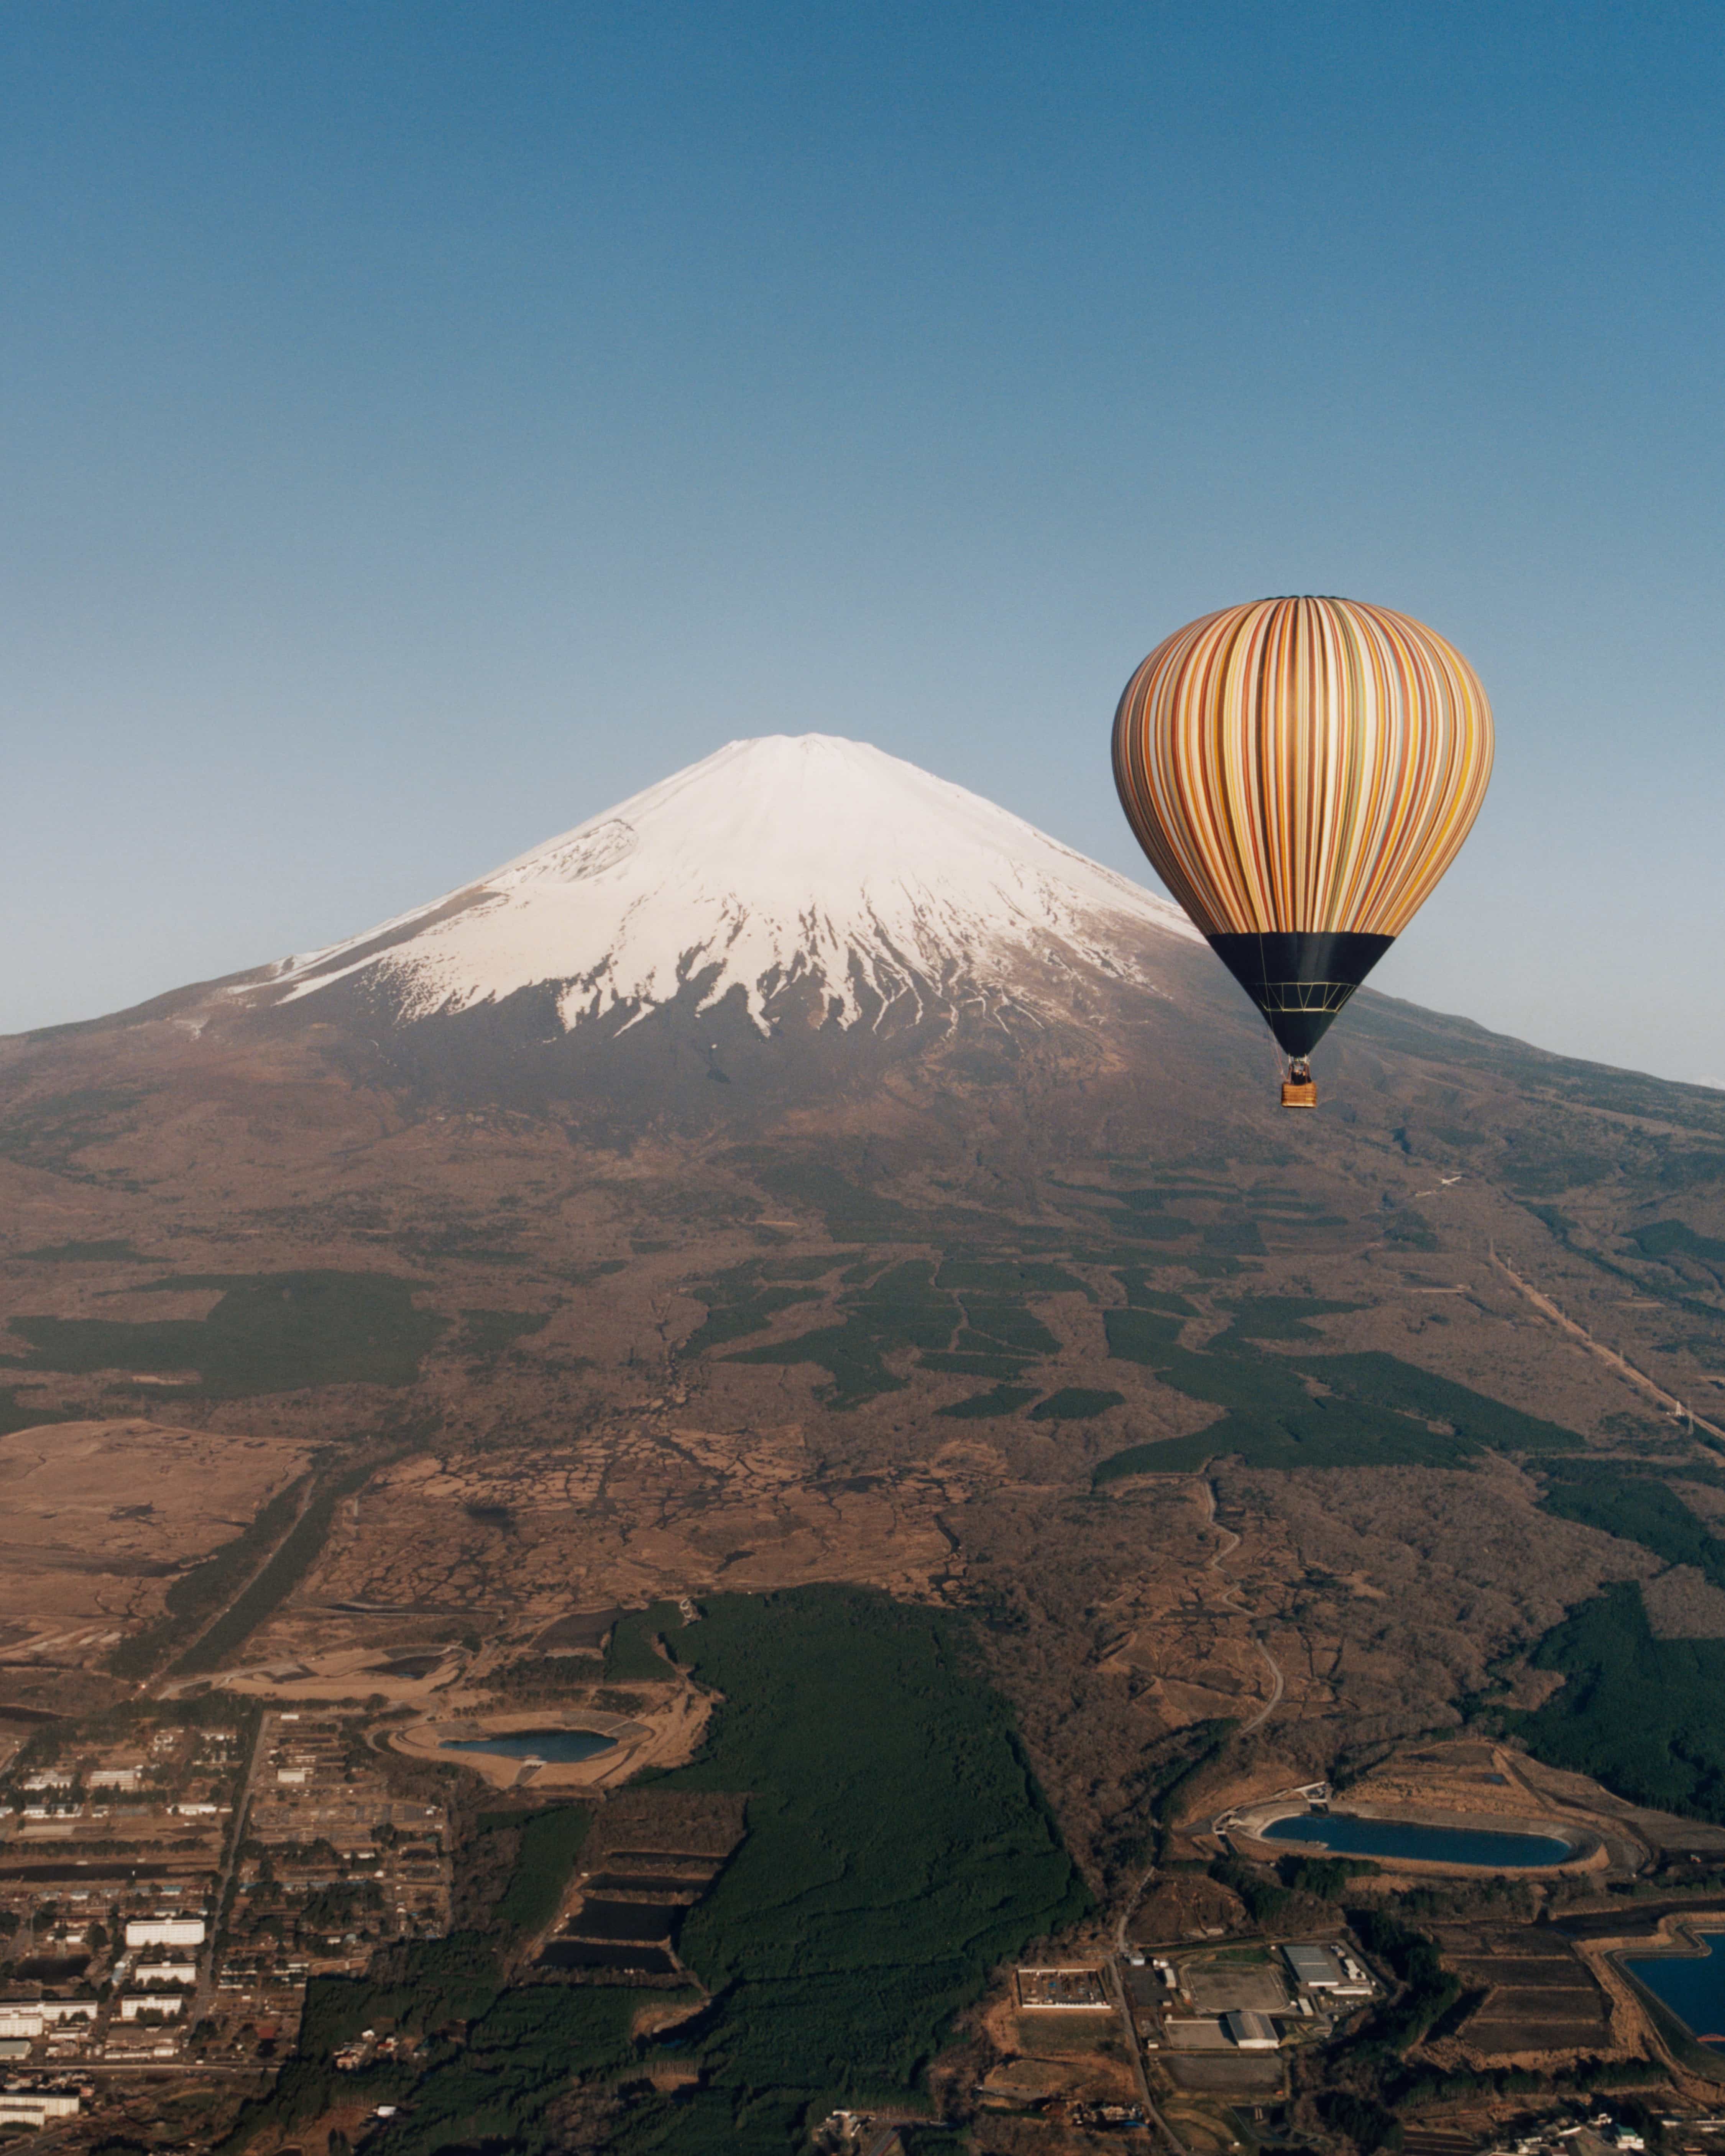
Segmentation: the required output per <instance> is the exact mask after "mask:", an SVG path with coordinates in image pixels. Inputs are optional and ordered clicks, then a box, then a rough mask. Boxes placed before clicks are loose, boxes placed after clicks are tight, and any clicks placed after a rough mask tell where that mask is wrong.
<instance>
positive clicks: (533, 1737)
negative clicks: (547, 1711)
mask: <svg viewBox="0 0 1725 2156" xmlns="http://www.w3.org/2000/svg"><path fill="white" fill-rule="evenodd" d="M616 1748H617V1739H616V1738H614V1737H602V1736H600V1734H599V1732H598V1730H596V1729H508V1730H499V1731H498V1732H497V1733H496V1735H495V1736H494V1737H470V1738H463V1739H462V1740H461V1741H460V1742H459V1743H454V1742H450V1741H449V1740H447V1739H446V1740H445V1741H444V1743H441V1744H439V1746H438V1750H439V1752H488V1753H490V1754H491V1755H492V1757H493V1758H499V1759H538V1760H542V1761H543V1762H544V1763H545V1764H546V1765H547V1767H567V1766H572V1764H573V1763H575V1762H576V1761H577V1760H579V1759H596V1758H598V1755H599V1754H600V1753H601V1752H614V1751H615V1749H616Z"/></svg>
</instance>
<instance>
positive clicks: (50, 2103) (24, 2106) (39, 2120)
mask: <svg viewBox="0 0 1725 2156" xmlns="http://www.w3.org/2000/svg"><path fill="white" fill-rule="evenodd" d="M77 2116H78V2099H77V2097H75V2096H59V2095H51V2094H49V2092H48V2091H47V2090H45V2089H44V2090H43V2091H41V2092H38V2091H36V2090H34V2089H28V2090H24V2089H13V2090H8V2092H7V2093H6V2094H5V2095H3V2096H0V2126H28V2127H30V2128H40V2127H44V2126H46V2125H47V2123H48V2122H49V2119H50V2118H75V2117H77Z"/></svg>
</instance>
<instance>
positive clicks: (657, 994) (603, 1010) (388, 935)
mask: <svg viewBox="0 0 1725 2156" xmlns="http://www.w3.org/2000/svg"><path fill="white" fill-rule="evenodd" d="M1169 937H1174V938H1178V939H1181V940H1183V941H1188V942H1197V941H1198V940H1199V938H1198V937H1197V933H1196V932H1195V931H1194V929H1193V928H1192V927H1191V926H1190V925H1189V922H1188V921H1187V920H1186V918H1185V916H1184V915H1183V914H1182V913H1181V912H1180V911H1178V908H1177V907H1175V906H1172V905H1170V904H1169V903H1168V901H1166V900H1164V899H1160V898H1157V897H1154V896H1152V895H1151V894H1150V893H1149V892H1148V891H1143V890H1142V889H1141V888H1140V887H1139V886H1138V885H1136V884H1133V883H1132V882H1129V881H1128V880H1127V879H1126V878H1125V877H1124V876H1120V875H1115V874H1114V873H1113V872H1112V871H1111V870H1108V869H1105V868H1102V867H1101V866H1099V865H1097V864H1096V862H1094V861H1091V860H1086V858H1085V857H1084V856H1083V855H1081V854H1076V853H1074V852H1072V851H1071V850H1070V849H1069V848H1067V847H1065V846H1062V845H1060V844H1057V843H1056V842H1055V840H1054V839H1050V838H1048V837H1046V836H1045V834H1043V833H1042V832H1040V831H1039V830H1037V829H1035V828H1034V826H1033V825H1031V824H1027V823H1025V822H1024V820H1023V819H1021V818H1019V817H1017V816H1014V815H1011V814H1009V813H1008V812H1007V811H1006V810H1005V809H1004V808H996V807H995V806H994V805H993V803H991V802H988V801H985V800H983V799H982V798H980V797H979V796H978V795H976V794H974V793H967V792H966V791H965V789H964V788H963V787H959V786H954V785H952V784H950V783H948V782H947V781H946V780H944V779H940V778H933V777H932V776H931V775H930V774H929V773H927V772H925V771H922V770H919V769H918V768H917V767H916V766H915V765H914V764H911V763H906V762H903V761H902V760H901V759H900V758H899V757H893V756H888V755H886V754H885V753H884V752H882V751H881V750H880V749H877V748H871V747H868V746H867V745H866V744H865V743H863V742H850V741H843V740H839V739H836V738H834V737H832V736H830V735H826V734H804V735H800V736H796V737H790V736H786V735H782V734H776V735H770V736H768V737H764V738H762V739H759V740H754V741H738V742H731V743H730V744H729V745H728V746H727V747H724V748H721V749H720V750H719V751H718V752H717V753H716V754H715V755H713V756H710V757H706V759H705V760H704V761H702V762H700V763H696V764H691V766H690V767H688V768H687V769H686V770H685V771H680V772H678V773H676V774H675V776H674V777H673V778H667V779H665V780H663V781H662V782H661V783H660V784H659V785H657V786H651V787H649V788H647V790H646V791H645V792H644V793H638V794H636V795H635V796H634V798H633V799H631V800H628V801H625V802H624V803H621V804H620V805H619V807H617V808H612V809H608V810H607V811H605V813H604V814H601V815H598V816H595V817H593V818H592V819H589V820H588V822H587V823H585V824H580V825H579V826H578V827H577V829H574V830H572V831H569V832H567V833H565V834H563V836H562V837H561V838H557V839H551V840H550V841H549V842H548V843H547V844H544V845H542V846H537V847H535V848H534V849H533V850H532V851H531V853H526V854H523V855H521V857H520V858H519V859H518V860H513V861H511V862H509V863H508V864H507V865H506V866H505V867H503V868H501V869H499V870H496V871H495V874H493V875H488V876H485V877H483V878H482V879H481V880H480V881H478V882H476V883H473V884H469V885H465V886H464V887H463V888H462V889H460V890H459V891H452V892H450V893H449V894H448V895H447V896H444V897H442V898H439V899H437V900H435V901H433V902H432V903H431V904H430V905H428V906H421V907H418V908H417V909H415V910H414V911H412V912H410V913H404V914H402V915H399V916H398V917H397V918H396V919H394V920H393V921H385V922H383V923H382V925H381V926H380V927H377V928H373V929H371V930H369V931H368V932H367V933H366V934H364V935H362V936H357V937H352V938H351V939H350V940H348V941H347V942H342V943H338V944H333V945H331V946H329V947H326V948H325V949H323V950H320V951H312V952H305V953H302V954H300V955H299V956H297V957H291V958H288V959H285V960H284V961H282V962H280V964H279V965H276V966H273V967H270V968H267V969H265V970H264V971H263V972H262V973H254V974H252V975H249V976H248V977H247V978H245V979H244V981H242V982H237V983H232V984H230V986H229V987H228V990H227V991H226V993H227V994H228V995H229V996H230V997H233V998H238V999H239V1000H240V1001H241V1002H243V1003H246V1004H252V1005H254V1006H256V1005H270V1006H274V1007H275V1008H277V1009H280V1007H281V1006H283V1005H284V1004H295V1003H305V1002H308V1001H310V1000H311V999H314V998H318V997H320V996H321V995H323V994H324V993H326V992H327V991H328V990H329V989H331V988H332V987H334V986H335V985H336V983H349V984H351V986H352V987H355V988H362V989H364V990H367V991H368V992H369V994H368V1000H371V1001H372V1002H373V1003H374V1004H382V1005H383V1006H385V1007H386V1008H387V1009H388V1011H389V1013H390V1014H391V1015H392V1016H393V1018H394V1019H396V1020H397V1021H398V1022H404V1023H412V1022H413V1021H415V1020H419V1019H430V1018H436V1017H451V1016H454V1015H457V1014H460V1013H463V1012H468V1011H471V1010H473V1009H475V1007H476V1006H479V1005H482V1004H501V1003H502V1002H504V1001H505V1000H506V998H510V997H511V996H514V995H516V994H517V993H519V992H521V990H523V989H538V990H541V991H542V992H546V993H548V995H549V997H550V998H551V1000H552V1004H553V1005H554V1008H555V1011H556V1014H557V1019H559V1020H560V1021H561V1024H562V1028H563V1029H564V1030H565V1031H566V1032H570V1031H573V1030H575V1029H579V1028H583V1027H586V1026H588V1025H589V1024H593V1022H595V1021H598V1020H602V1019H603V1020H608V1024H606V1025H604V1026H603V1027H602V1028H601V1029H600V1030H601V1031H603V1033H605V1034H611V1035H614V1034H618V1033H620V1032H624V1031H627V1030H628V1029H629V1028H630V1027H631V1026H633V1025H634V1024H638V1023H639V1021H640V1020H641V1019H644V1018H646V1017H648V1016H649V1014H651V1013H652V1012H654V1011H655V1009H661V1008H663V1007H664V1006H665V1005H668V1004H671V1003H673V1002H678V1003H680V1004H683V1007H684V1008H685V1009H687V1008H690V1007H691V1005H692V1007H693V1008H694V1009H697V1010H700V1009H708V1008H710V1007H711V1006H712V1005H714V1004H718V1003H720V1002H721V1001H723V1000H724V999H726V998H733V999H734V998H735V994H736V992H737V991H738V990H741V992H742V1002H743V1004H744V1005H745V1006H746V1009H747V1014H748V1017H749V1019H751V1021H752V1024H754V1026H755V1028H756V1029H757V1030H758V1031H761V1032H762V1033H764V1032H766V1031H767V1030H768V1028H769V1023H770V1018H771V1016H772V1014H773V1012H774V1010H775V1009H776V1008H782V1007H783V1004H784V1002H785V1000H786V999H788V998H795V999H798V1000H800V1001H801V1002H802V1003H803V1005H804V1007H805V1008H807V1009H809V1010H810V1011H811V1013H812V1014H814V1015H816V1016H817V1017H819V1018H821V1019H824V1020H826V1021H827V1022H836V1024H838V1025H839V1026H840V1027H841V1028H844V1027H851V1026H855V1025H857V1024H865V1025H867V1026H868V1027H870V1029H878V1028H880V1027H882V1026H886V1027H887V1028H889V1029H892V1030H896V1029H898V1027H899V1026H900V1024H902V1023H905V1022H906V1021H908V1022H910V1023H912V1024H914V1023H916V1022H918V1021H921V1020H923V1019H929V1018H946V1019H950V1018H952V1016H953V1015H955V1014H957V1012H958V1011H959V1010H960V1009H963V1008H965V1007H967V1006H970V1007H976V1006H980V1007H981V1008H983V1009H991V1008H997V1007H999V1005H1001V1004H1005V1003H1012V1004H1015V1005H1017V1006H1018V1007H1019V1008H1022V1009H1030V1010H1034V1009H1035V1008H1036V1007H1037V1005H1038V1004H1039V1003H1040V1002H1041V1001H1042V1000H1043V998H1044V996H1045V994H1048V993H1054V992H1055V989H1056V987H1057V977H1065V978H1066V979H1067V980H1070V978H1071V976H1072V975H1073V973H1074V972H1075V969H1076V968H1084V969H1090V968H1094V969H1096V970H1097V971H1099V972H1101V973H1104V974H1106V975H1107V976H1110V977H1111V978H1113V979H1115V980H1117V981H1120V982H1122V983H1131V982H1133V981H1136V980H1137V979H1139V978H1142V973H1141V966H1140V957H1139V954H1140V953H1142V951H1143V949H1144V947H1145V944H1146V939H1147V938H1151V939H1154V940H1155V941H1158V942H1164V945H1165V939H1167V938H1169Z"/></svg>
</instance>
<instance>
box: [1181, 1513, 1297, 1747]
mask: <svg viewBox="0 0 1725 2156" xmlns="http://www.w3.org/2000/svg"><path fill="white" fill-rule="evenodd" d="M1199 1488H1200V1489H1201V1490H1202V1491H1203V1492H1204V1524H1205V1526H1206V1527H1214V1528H1215V1530H1216V1532H1217V1533H1218V1534H1219V1535H1220V1536H1222V1537H1224V1543H1223V1547H1222V1548H1220V1549H1219V1550H1217V1551H1216V1552H1215V1553H1214V1556H1213V1557H1212V1558H1210V1561H1209V1565H1208V1566H1207V1567H1206V1569H1207V1570H1208V1571H1210V1572H1214V1573H1217V1574H1218V1575H1219V1577H1220V1578H1222V1579H1224V1581H1226V1582H1227V1583H1228V1585H1227V1589H1226V1599H1227V1600H1228V1601H1229V1602H1230V1603H1231V1604H1233V1606H1234V1608H1235V1609H1237V1610H1238V1611H1239V1612H1240V1615H1241V1616H1242V1617H1248V1618H1249V1617H1250V1615H1251V1614H1252V1613H1251V1611H1250V1609H1248V1608H1247V1606H1246V1602H1245V1596H1244V1594H1242V1592H1241V1590H1240V1588H1239V1587H1238V1586H1237V1585H1236V1584H1235V1582H1234V1578H1233V1575H1232V1574H1231V1573H1230V1571H1229V1569H1228V1568H1227V1566H1226V1565H1225V1564H1224V1563H1223V1562H1222V1560H1223V1558H1226V1557H1231V1556H1232V1555H1233V1554H1234V1553H1235V1550H1237V1549H1238V1548H1240V1537H1239V1536H1238V1535H1237V1534H1235V1532H1234V1530H1233V1529H1232V1528H1231V1527H1219V1526H1218V1525H1217V1522H1216V1486H1215V1484H1214V1482H1212V1481H1210V1479H1209V1476H1204V1477H1203V1478H1202V1479H1201V1480H1200V1481H1199ZM1252 1645H1254V1646H1255V1648H1256V1649H1257V1650H1258V1652H1259V1653H1260V1655H1262V1656H1263V1657H1264V1666H1265V1668H1266V1669H1267V1670H1268V1671H1269V1672H1270V1697H1269V1698H1268V1699H1267V1700H1266V1701H1265V1702H1264V1704H1263V1706H1262V1707H1260V1708H1259V1709H1258V1712H1256V1713H1255V1715H1254V1716H1253V1717H1252V1718H1251V1720H1250V1722H1245V1723H1243V1724H1242V1725H1241V1727H1240V1735H1241V1736H1242V1737H1250V1735H1251V1733H1252V1732H1253V1731H1254V1730H1255V1729H1260V1728H1261V1727H1263V1725H1264V1724H1265V1723H1266V1722H1268V1721H1269V1719H1270V1717H1271V1715H1272V1714H1274V1713H1275V1712H1276V1709H1277V1707H1280V1706H1281V1696H1282V1693H1283V1691H1285V1690H1286V1686H1285V1685H1284V1683H1283V1681H1282V1674H1281V1665H1280V1664H1279V1663H1278V1662H1277V1661H1276V1657H1275V1655H1272V1654H1271V1651H1270V1650H1269V1648H1268V1647H1266V1645H1265V1644H1264V1642H1263V1641H1262V1640H1260V1639H1256V1638H1255V1639H1254V1640H1253V1641H1252Z"/></svg>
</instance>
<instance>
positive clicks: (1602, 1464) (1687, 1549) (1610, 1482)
mask: <svg viewBox="0 0 1725 2156" xmlns="http://www.w3.org/2000/svg"><path fill="white" fill-rule="evenodd" d="M1685 1472H1688V1471H1687V1470H1685ZM1543 1504H1544V1506H1545V1509H1546V1510H1547V1512H1555V1513H1556V1514H1557V1515H1558V1517H1559V1518H1560V1519H1565V1520H1576V1521H1579V1522H1580V1523H1581V1525H1582V1526H1583V1527H1597V1528H1598V1529H1599V1532H1601V1533H1602V1534H1607V1535H1615V1537H1617V1538H1618V1539H1619V1540H1620V1541H1621V1542H1628V1543H1639V1544H1640V1547H1641V1548H1643V1549H1646V1550H1651V1551H1652V1553H1653V1554H1654V1555H1655V1556H1656V1557H1661V1558H1664V1559H1665V1561H1666V1563H1667V1564H1692V1565H1693V1566H1694V1567H1695V1568H1696V1569H1697V1571H1699V1572H1701V1573H1704V1574H1705V1575H1706V1577H1707V1578H1708V1579H1710V1580H1711V1581H1712V1584H1713V1585H1714V1586H1715V1587H1718V1588H1725V1543H1722V1542H1721V1541H1720V1540H1719V1538H1718V1537H1717V1536H1716V1535H1712V1534H1710V1533H1709V1532H1707V1528H1706V1527H1703V1526H1702V1522H1700V1521H1699V1520H1698V1519H1697V1517H1695V1515H1694V1513H1693V1512H1691V1511H1690V1509H1689V1507H1687V1506H1686V1504H1685V1503H1684V1502H1683V1501H1682V1499H1681V1497H1679V1496H1677V1495H1676V1491H1672V1490H1668V1489H1667V1488H1666V1486H1665V1484H1664V1483H1663V1482H1661V1481H1658V1480H1657V1479H1656V1477H1655V1476H1651V1475H1647V1474H1637V1473H1635V1471H1634V1470H1633V1469H1631V1468H1628V1467H1625V1466H1620V1465H1618V1464H1617V1463H1615V1461H1601V1460H1574V1461H1565V1462H1563V1463H1562V1464H1560V1465H1558V1466H1553V1468H1551V1469H1550V1470H1548V1479H1547V1483H1546V1490H1545V1495H1544V1497H1543Z"/></svg>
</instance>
